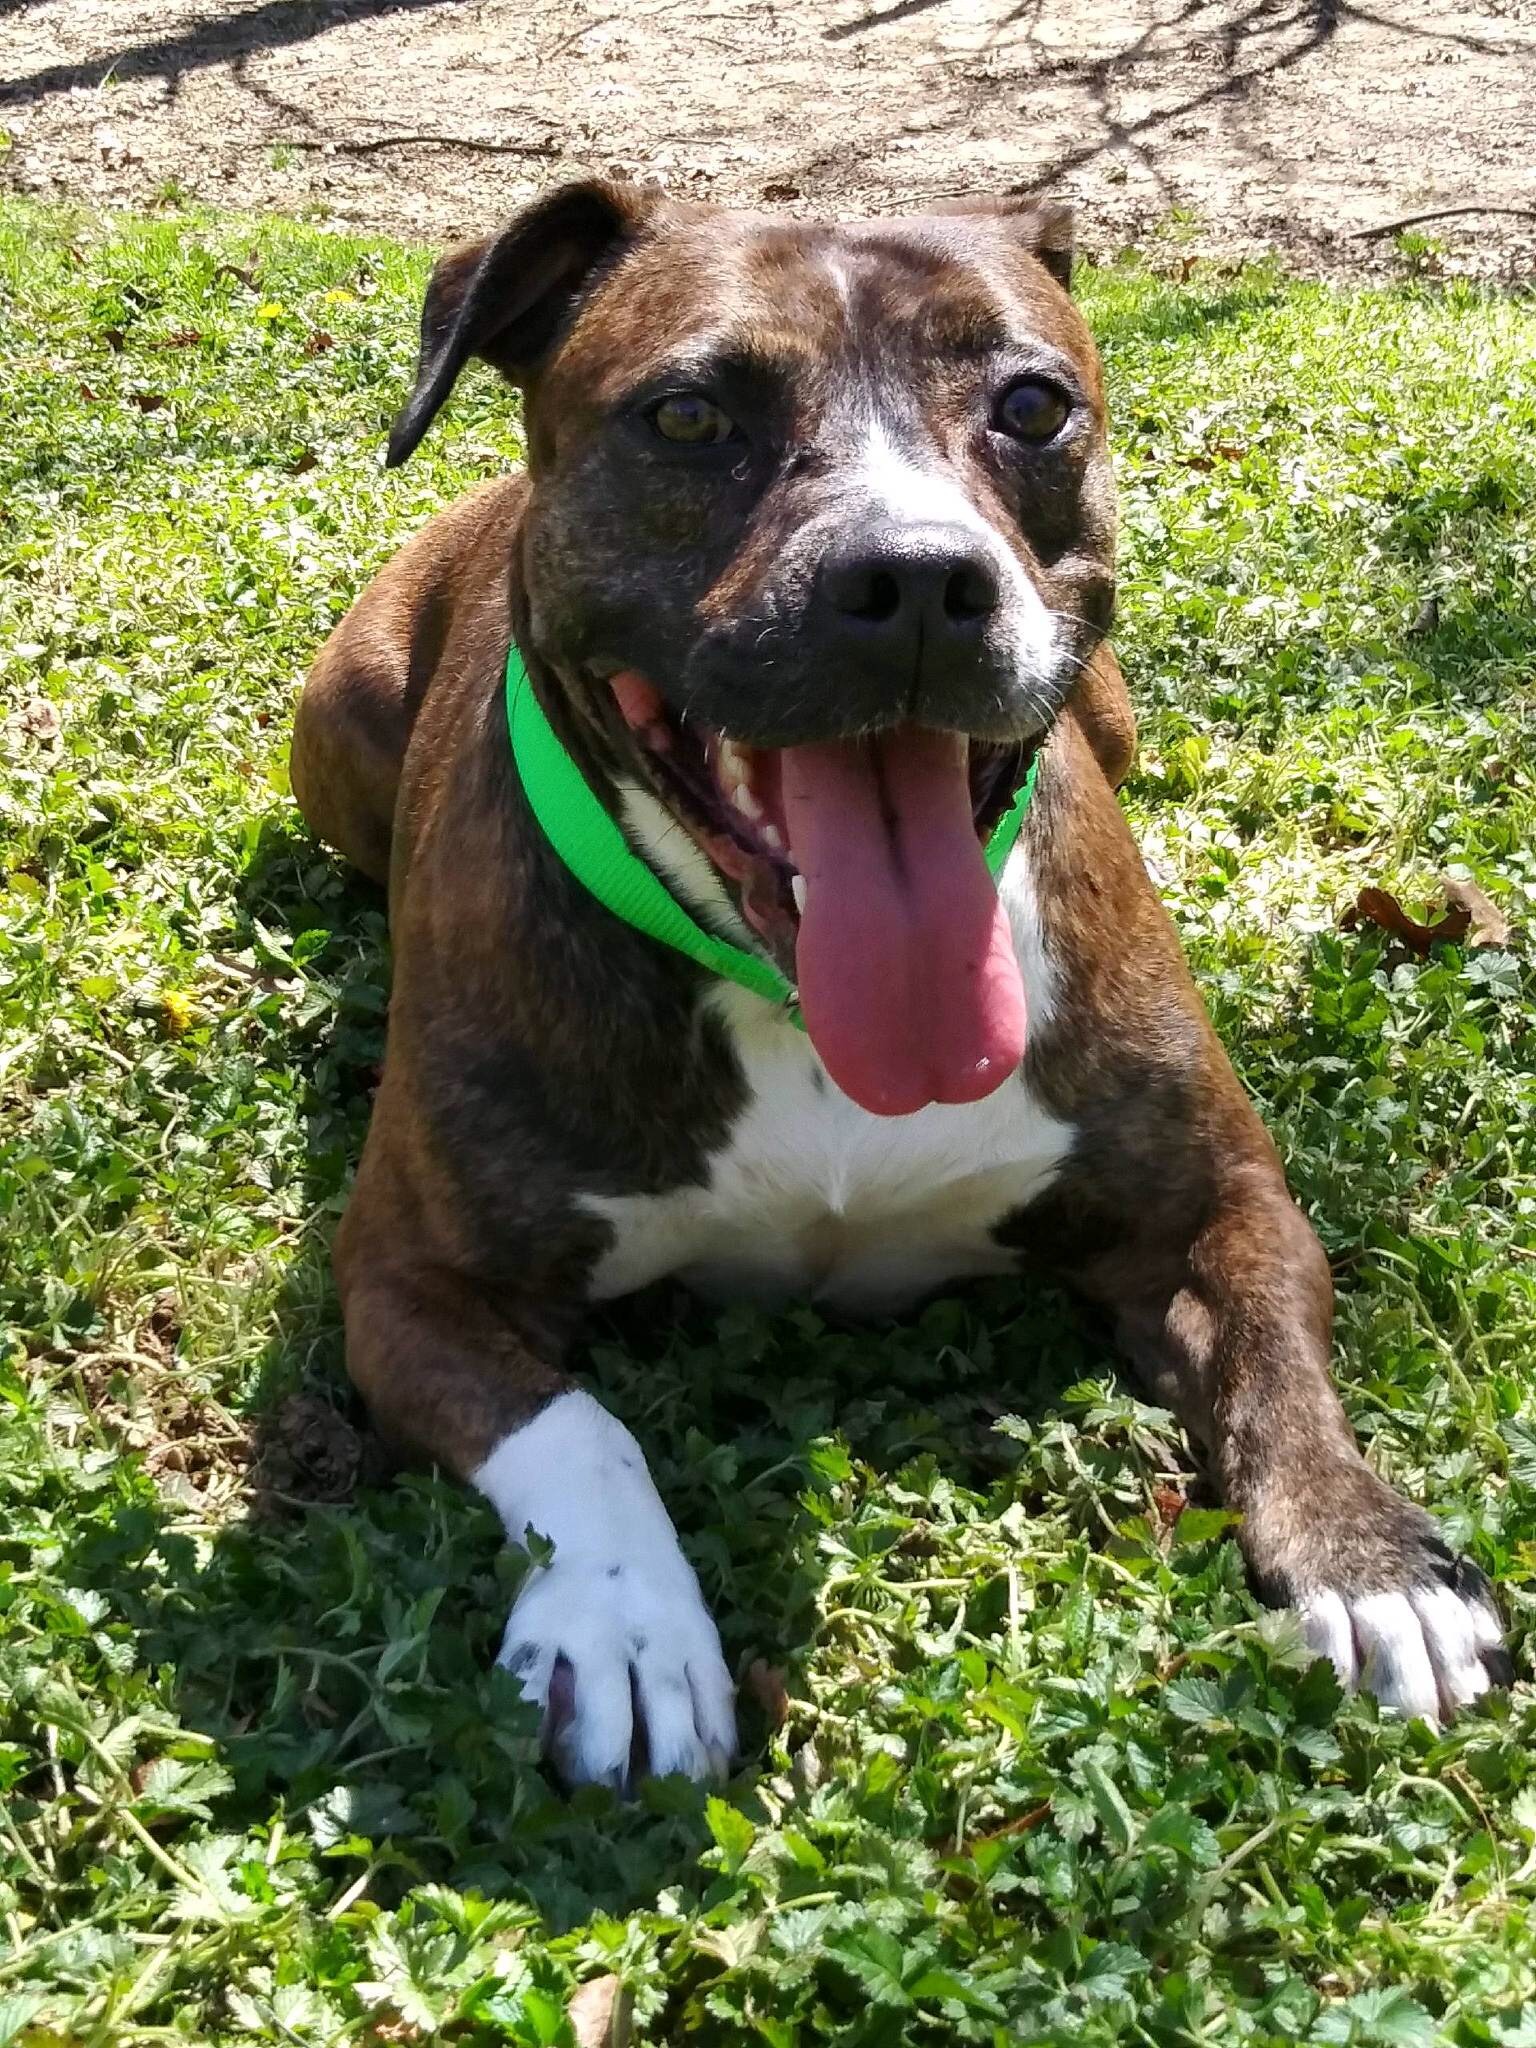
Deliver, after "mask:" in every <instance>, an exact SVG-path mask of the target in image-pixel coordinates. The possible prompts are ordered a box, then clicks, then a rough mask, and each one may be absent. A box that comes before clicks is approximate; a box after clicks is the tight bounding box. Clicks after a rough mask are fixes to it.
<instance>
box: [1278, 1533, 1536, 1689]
mask: <svg viewBox="0 0 1536 2048" xmlns="http://www.w3.org/2000/svg"><path fill="white" fill-rule="evenodd" d="M1297 1612H1298V1613H1299V1615H1300V1617H1301V1626H1302V1633H1303V1634H1304V1635H1305V1637H1306V1639H1307V1642H1308V1643H1309V1644H1310V1646H1311V1647H1312V1648H1313V1649H1314V1650H1316V1651H1317V1652H1318V1654H1319V1655H1320V1656H1323V1657H1327V1658H1328V1659H1329V1660H1330V1662H1331V1663H1332V1665H1333V1668H1334V1670H1335V1671H1336V1672H1337V1673H1338V1675H1339V1683H1340V1684H1341V1685H1342V1686H1344V1687H1345V1689H1346V1690H1347V1691H1350V1692H1354V1691H1355V1690H1356V1689H1360V1690H1363V1691H1365V1692H1370V1693H1374V1694H1375V1695H1376V1697H1377V1699H1378V1700H1380V1702H1381V1704H1382V1705H1383V1706H1384V1707H1386V1708H1388V1709H1389V1710H1390V1711H1391V1712H1392V1713H1394V1714H1402V1715H1405V1716H1409V1717H1412V1716H1417V1717H1418V1718H1419V1719H1421V1720H1424V1721H1430V1722H1434V1723H1438V1722H1441V1721H1448V1720H1450V1719H1451V1718H1452V1717H1453V1716H1454V1715H1455V1714H1456V1713H1457V1712H1458V1710H1459V1709H1460V1708H1462V1707H1467V1706H1470V1705H1471V1704H1472V1702H1473V1701H1474V1700H1476V1699H1480V1698H1481V1697H1482V1695H1483V1694H1484V1693H1485V1692H1491V1691H1492V1690H1493V1688H1494V1687H1495V1686H1501V1685H1508V1684H1509V1683H1510V1681H1511V1679H1512V1678H1513V1676H1514V1672H1513V1669H1512V1667H1511V1665H1510V1661H1509V1653H1508V1652H1507V1651H1506V1649H1505V1648H1504V1632H1503V1630H1502V1629H1501V1628H1500V1626H1499V1617H1498V1614H1497V1613H1496V1611H1495V1609H1494V1605H1493V1601H1492V1598H1491V1597H1490V1595H1489V1591H1488V1582H1487V1580H1486V1579H1484V1577H1483V1575H1482V1573H1481V1572H1480V1571H1478V1569H1477V1567H1476V1566H1475V1565H1470V1564H1468V1563H1467V1562H1466V1561H1465V1559H1461V1558H1458V1559H1456V1560H1455V1563H1454V1565H1453V1567H1452V1570H1451V1571H1450V1573H1448V1574H1447V1576H1446V1577H1444V1578H1438V1579H1436V1580H1434V1581H1432V1582H1429V1583H1427V1584H1422V1585H1417V1586H1410V1587H1407V1588H1405V1589H1403V1590H1402V1591H1398V1592H1374V1593H1367V1592H1358V1591H1355V1592H1338V1591H1334V1590H1333V1589H1332V1588H1324V1589H1321V1590H1319V1591H1316V1592H1313V1593H1309V1594H1307V1595H1305V1596H1304V1597H1303V1598H1302V1600H1301V1601H1300V1602H1299V1604H1298V1607H1297Z"/></svg>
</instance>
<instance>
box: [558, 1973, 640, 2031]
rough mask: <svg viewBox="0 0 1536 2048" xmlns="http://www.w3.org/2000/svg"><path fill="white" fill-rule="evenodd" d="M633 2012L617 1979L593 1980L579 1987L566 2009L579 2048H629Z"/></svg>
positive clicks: (620, 1982) (628, 1999)
mask: <svg viewBox="0 0 1536 2048" xmlns="http://www.w3.org/2000/svg"><path fill="white" fill-rule="evenodd" d="M632 2010H633V2008H632V2002H631V2000H630V1997H629V1994H628V1992H627V1991H626V1990H625V1989H624V1986H623V1983H622V1981H621V1980H620V1979H619V1978H617V1977H593V1978H592V1979H590V1981H589V1982H587V1983H585V1984H582V1985H580V1986H578V1988H577V1989H576V1990H575V1991H574V1992H573V1993H572V1994H571V2002H570V2004H569V2005H568V2006H567V2007H566V2009H565V2016H566V2018H567V2019H568V2020H569V2021H570V2023H571V2031H572V2032H573V2033H574V2034H575V2036H576V2048H627V2043H628V2041H629V2039H630V2032H631V2027H630V2021H631V2015H632Z"/></svg>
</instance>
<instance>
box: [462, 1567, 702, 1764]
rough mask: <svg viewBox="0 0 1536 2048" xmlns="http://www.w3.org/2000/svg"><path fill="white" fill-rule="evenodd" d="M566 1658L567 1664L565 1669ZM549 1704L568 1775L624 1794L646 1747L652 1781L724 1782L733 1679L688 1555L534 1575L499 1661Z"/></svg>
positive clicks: (549, 1741) (552, 1731)
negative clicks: (680, 1777)
mask: <svg viewBox="0 0 1536 2048" xmlns="http://www.w3.org/2000/svg"><path fill="white" fill-rule="evenodd" d="M560 1659H564V1661H565V1664H566V1665H567V1666H568V1667H569V1672H568V1675H567V1673H566V1672H565V1671H560V1672H558V1673H557V1664H558V1661H559V1660H560ZM497 1661H498V1662H499V1663H501V1664H504V1665H506V1667H507V1669H508V1670H509V1671H511V1672H513V1673H514V1675H515V1676H516V1677H518V1678H519V1679H520V1680H521V1681H522V1687H523V1696H524V1698H526V1699H529V1700H533V1701H535V1702H537V1704H538V1705H539V1706H541V1707H542V1708H543V1709H544V1728H545V1744H546V1747H547V1748H548V1750H549V1753H550V1756H551V1758H552V1760H553V1761H554V1763H555V1765H556V1767H557V1768H558V1769H559V1771H560V1774H561V1776H562V1777H564V1778H567V1779H569V1780H571V1781H572V1782H573V1783H576V1784H598V1785H611V1786H613V1787H614V1789H615V1790H616V1791H622V1790H623V1789H624V1787H625V1786H626V1785H627V1784H628V1782H629V1778H630V1768H631V1757H632V1754H633V1753H634V1752H635V1751H637V1750H640V1749H642V1748H643V1751H644V1761H645V1768H646V1769H647V1770H648V1771H649V1772H650V1773H651V1774H652V1775H653V1776H655V1777H665V1776H666V1775H667V1774H668V1773H669V1772H672V1771H681V1772H683V1773H684V1775H685V1776H687V1777H690V1778H719V1777H723V1776H724V1775H725V1773H726V1771H727V1770H728V1769H729V1767H730V1760H731V1755H732V1752H733V1751H734V1749H735V1746H736V1719H735V1710H734V1706H733V1704H732V1686H731V1677H730V1673H729V1672H728V1671H727V1670H726V1668H725V1662H724V1660H723V1658H722V1657H721V1655H720V1638H719V1636H718V1635H717V1634H716V1633H715V1624H714V1623H713V1621H711V1620H710V1617H709V1610H708V1608H706V1607H705V1605H704V1602H703V1600H702V1599H701V1598H700V1597H699V1587H698V1581H697V1580H696V1579H695V1578H694V1575H693V1572H692V1570H691V1569H690V1567H689V1565H688V1562H687V1560H686V1558H684V1556H683V1554H682V1552H681V1551H680V1550H678V1549H677V1547H676V1545H675V1543H674V1545H673V1555H672V1557H671V1558H670V1559H667V1560H666V1561H665V1562H664V1563H661V1564H659V1563H658V1561H657V1560H652V1559H646V1560H637V1559H630V1560H628V1561H625V1560H622V1559H618V1558H615V1559H613V1560H612V1561H610V1562H609V1563H608V1564H606V1565H602V1566H593V1565H590V1564H586V1563H580V1562H573V1563H570V1564H566V1565H562V1564H561V1562H560V1557H559V1553H558V1551H557V1552H556V1556H555V1561H554V1563H553V1564H551V1565H549V1566H547V1567H545V1568H541V1569H540V1570H538V1571H536V1572H535V1573H534V1574H533V1576H532V1578H531V1579H530V1580H529V1582H528V1584H527V1586H526V1587H525V1588H524V1589H523V1591H522V1593H521V1594H520V1595H519V1597H518V1600H517V1604H516V1605H515V1606H514V1607H513V1609H512V1614H511V1618H510V1619H509V1620H508V1622H507V1632H506V1635H505V1636H504V1638H503V1639H502V1645H501V1655H500V1657H499V1658H498V1660H497Z"/></svg>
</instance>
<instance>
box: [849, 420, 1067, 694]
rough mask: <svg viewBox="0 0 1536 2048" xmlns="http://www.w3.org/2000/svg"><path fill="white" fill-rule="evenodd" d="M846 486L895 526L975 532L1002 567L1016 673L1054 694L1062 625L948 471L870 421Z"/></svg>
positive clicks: (996, 564)
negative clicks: (921, 457) (923, 459)
mask: <svg viewBox="0 0 1536 2048" xmlns="http://www.w3.org/2000/svg"><path fill="white" fill-rule="evenodd" d="M842 482H843V484H844V487H845V488H846V489H847V490H848V491H849V492H850V493H854V492H856V493H857V494H858V495H859V496H860V497H861V498H862V499H863V500H864V501H865V502H866V503H867V504H869V505H870V507H871V510H872V511H874V512H876V513H877V515H878V514H879V513H883V514H884V515H885V517H886V518H887V519H888V520H889V521H890V523H891V525H892V526H895V527H902V526H953V527H957V528H959V529H960V530H961V531H963V532H966V533H969V534H972V535H974V536H975V538H976V539H977V540H979V541H980V542H981V543H982V544H983V545H984V547H985V548H986V551H987V553H988V555H989V557H990V558H991V561H992V563H993V565H994V567H995V568H996V570H997V575H998V585H999V588H1000V589H1001V592H1002V605H1001V612H1002V625H1003V629H1004V631H1005V632H1006V633H1008V634H1009V636H1010V638H1011V640H1012V644H1013V655H1014V668H1015V670H1016V672H1017V673H1018V675H1019V676H1020V677H1021V679H1022V680H1023V681H1025V682H1026V683H1031V684H1033V685H1035V687H1036V689H1037V690H1044V691H1046V692H1047V693H1049V692H1053V691H1054V690H1055V689H1056V687H1057V684H1058V675H1059V671H1060V668H1061V665H1062V660H1063V657H1064V654H1065V651H1066V650H1065V649H1064V648H1063V646H1062V644H1061V633H1060V624H1061V622H1060V620H1059V619H1058V618H1057V616H1056V614H1055V613H1054V612H1053V611H1052V610H1051V609H1050V607H1049V606H1048V605H1047V604H1046V602H1045V600H1044V599H1043V598H1042V597H1041V595H1040V593H1039V591H1038V590H1036V588H1035V586H1034V584H1033V583H1032V582H1031V581H1030V578H1029V576H1028V574H1027V573H1026V571H1025V569H1024V566H1023V564H1022V563H1021V562H1020V560H1019V558H1018V556H1017V555H1016V554H1015V553H1014V551H1013V549H1012V548H1011V547H1009V546H1008V544H1007V542H1006V541H1005V540H1004V538H1003V536H1002V535H1001V534H1000V533H999V532H998V530H997V528H996V527H995V526H994V525H993V524H992V523H991V521H990V520H988V519H985V518H983V516H982V514H981V513H980V511H979V510H978V509H977V507H976V505H975V504H974V503H973V501H972V499H971V497H970V495H969V494H968V493H967V492H966V491H965V490H964V489H963V488H962V486H961V484H960V483H959V481H958V480H957V479H956V478H955V477H954V476H953V475H952V474H951V473H950V472H949V471H947V470H945V469H942V468H940V467H938V466H937V464H930V463H926V462H921V461H918V460H916V459H915V458H914V457H912V456H911V455H909V454H907V453H906V452H905V451H904V450H903V449H902V448H901V447H900V446H899V445H898V444H897V442H896V440H895V439H894V438H893V437H892V435H891V432H890V429H889V428H888V427H887V426H886V424H885V422H884V421H883V420H881V419H879V418H878V417H876V418H871V419H869V420H867V421H866V422H865V424H864V426H863V428H862V430H861V434H860V440H859V447H858V453H857V455H856V457H855V459H854V461H853V463H852V465H851V466H850V468H848V469H847V470H846V471H844V472H843V476H842Z"/></svg>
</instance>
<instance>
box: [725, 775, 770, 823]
mask: <svg viewBox="0 0 1536 2048" xmlns="http://www.w3.org/2000/svg"><path fill="white" fill-rule="evenodd" d="M731 802H732V803H733V804H734V805H735V806H736V808H737V810H738V811H740V812H741V814H742V816H743V817H744V818H751V819H752V820H753V822H754V823H755V822H756V821H757V819H759V818H760V817H761V816H762V815H763V807H762V805H761V804H760V803H759V802H758V800H757V798H756V797H755V796H754V795H753V794H752V792H751V790H750V789H748V787H747V785H746V784H745V783H744V782H738V783H737V785H736V787H735V789H734V790H733V791H732V792H731Z"/></svg>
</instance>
